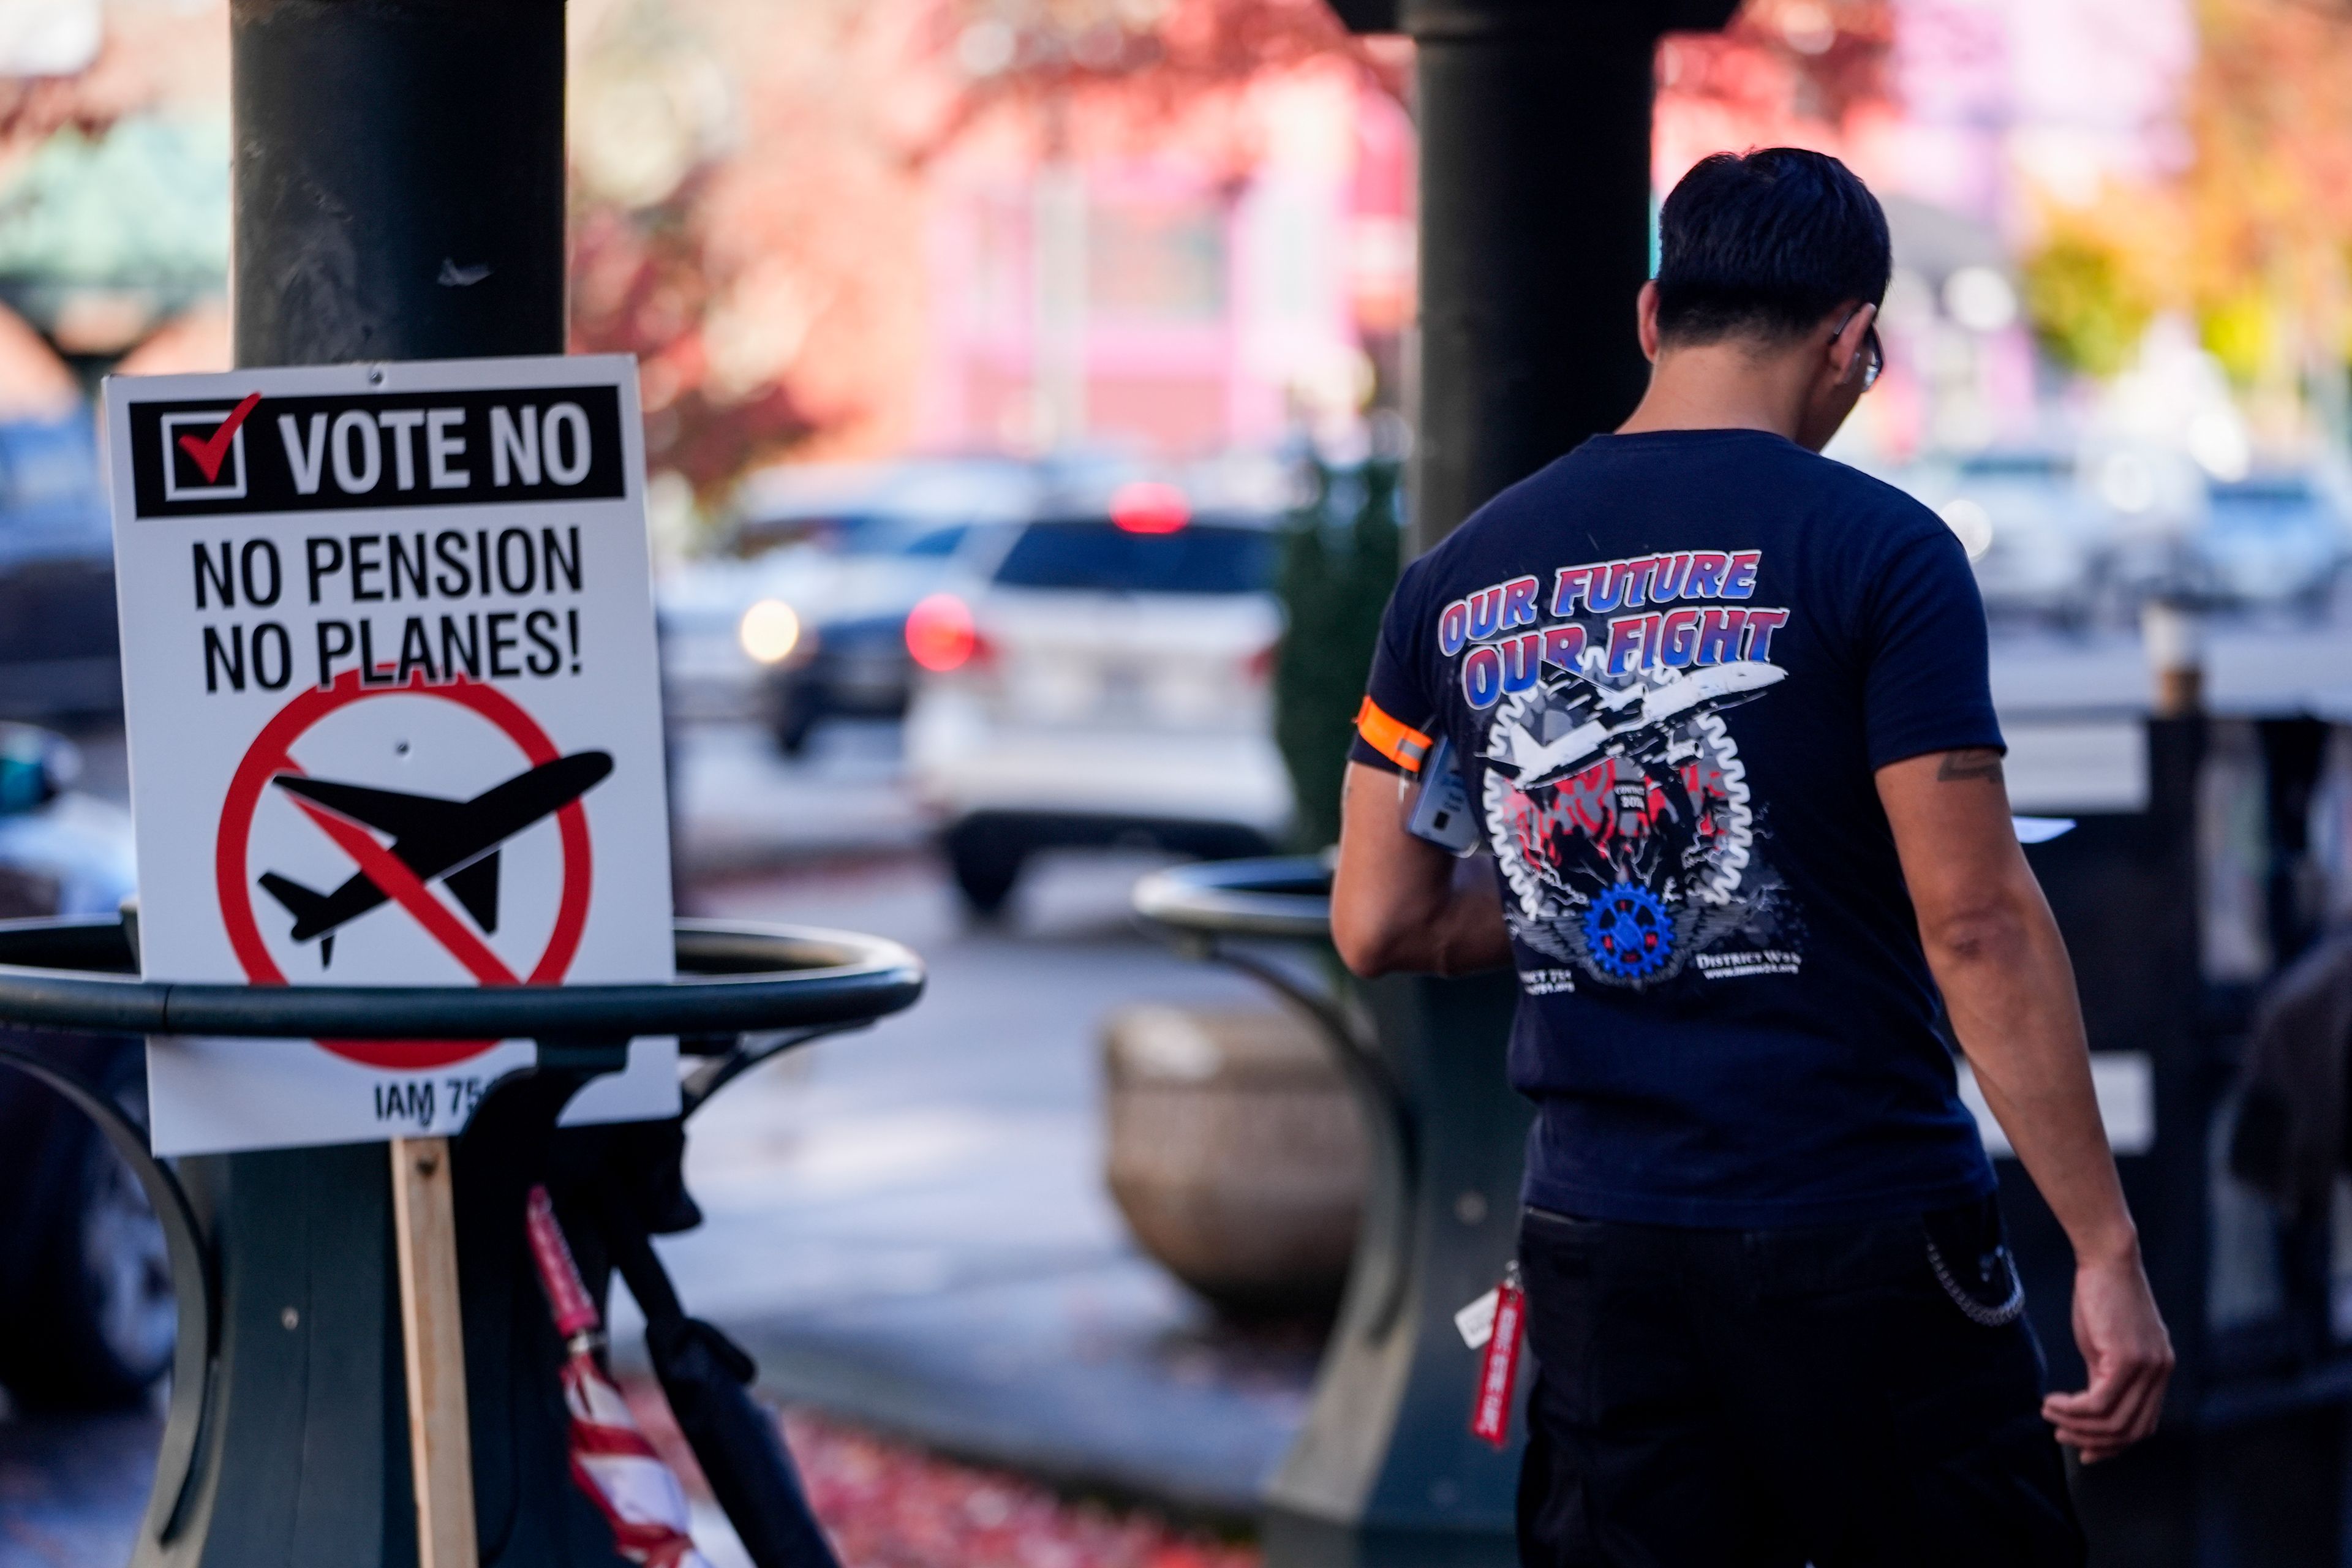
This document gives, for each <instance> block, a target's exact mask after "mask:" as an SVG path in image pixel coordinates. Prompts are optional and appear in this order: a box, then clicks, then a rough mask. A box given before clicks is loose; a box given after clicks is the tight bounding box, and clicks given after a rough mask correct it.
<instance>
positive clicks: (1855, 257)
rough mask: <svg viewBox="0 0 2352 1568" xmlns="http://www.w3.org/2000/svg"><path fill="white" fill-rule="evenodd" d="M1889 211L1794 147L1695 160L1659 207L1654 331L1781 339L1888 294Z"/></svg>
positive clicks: (1680, 339) (1837, 167)
mask: <svg viewBox="0 0 2352 1568" xmlns="http://www.w3.org/2000/svg"><path fill="white" fill-rule="evenodd" d="M1893 265H1894V260H1893V253H1892V251H1891V249H1890V247H1888V245H1887V240H1886V214H1885V212H1883V211H1882V210H1880V208H1879V205H1878V198H1877V197H1876V196H1874V195H1871V194H1870V188H1869V187H1868V186H1866V185H1864V184H1863V183H1862V182H1861V181H1860V180H1859V179H1857V178H1855V177H1854V173H1853V170H1851V169H1849V168H1847V167H1846V166H1845V165H1844V164H1843V163H1839V162H1838V161H1837V160H1836V159H1835V158H1832V157H1830V156H1829V155H1828V154H1826V153H1808V152H1806V151H1804V150H1803V149H1801V148H1797V147H1766V148H1763V149H1762V150H1760V151H1758V152H1752V153H1715V154H1714V155H1712V156H1711V157H1706V158H1702V159H1700V160H1699V162H1698V163H1697V164H1696V165H1695V166H1694V167H1693V168H1692V170H1691V172H1690V173H1689V174H1685V175H1684V176H1683V177H1682V182H1681V184H1677V185H1675V188H1674V190H1673V191H1672V192H1671V193H1669V194H1668V195H1667V197H1666V201H1665V205H1664V206H1663V207H1662V208H1660V209H1659V212H1658V335H1659V337H1661V338H1662V339H1664V340H1666V341H1668V342H1675V343H1684V344H1695V343H1708V342H1717V341H1718V340H1719V339H1722V338H1726V337H1729V336H1731V335H1733V334H1735V333H1743V334H1753V335H1755V336H1758V337H1762V338H1772V339H1785V338H1790V337H1793V336H1795V335H1797V334H1798V333H1801V332H1804V331H1811V329H1812V328H1813V327H1815V326H1817V325H1818V324H1819V323H1820V321H1821V320H1822V317H1823V316H1826V315H1828V314H1829V313H1830V312H1831V311H1832V310H1835V309H1837V307H1838V305H1839V304H1840V303H1841V302H1843V301H1844V300H1861V301H1863V302H1864V304H1871V305H1875V304H1879V303H1881V302H1882V301H1884V300H1885V298H1886V279H1887V274H1888V273H1889V272H1890V271H1891V270H1892V268H1893Z"/></svg>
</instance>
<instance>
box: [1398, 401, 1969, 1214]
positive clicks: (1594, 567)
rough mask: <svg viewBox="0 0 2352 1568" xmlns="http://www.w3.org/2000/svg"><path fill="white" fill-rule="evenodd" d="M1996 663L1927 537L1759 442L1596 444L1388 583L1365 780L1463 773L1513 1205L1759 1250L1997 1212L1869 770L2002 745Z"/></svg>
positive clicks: (1825, 469) (1894, 512)
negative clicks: (1521, 1132) (1493, 881)
mask: <svg viewBox="0 0 2352 1568" xmlns="http://www.w3.org/2000/svg"><path fill="white" fill-rule="evenodd" d="M1985 642H1986V638H1985V622H1984V611H1983V606H1982V605H1981V603H1980V602H1979V598H1978V595H1977V588H1976V582H1975V579H1974V577H1973V576H1972V575H1971V574H1970V573H1969V563H1968V558H1967V556H1966V554H1965V553H1964V552H1962V550H1961V548H1960V545H1959V543H1958V541H1957V540H1956V539H1955V538H1954V537H1953V535H1952V532H1951V531H1950V530H1949V529H1948V528H1947V527H1945V525H1944V524H1943V522H1942V521H1940V520H1938V519H1937V516H1936V514H1935V513H1933V512H1931V511H1929V510H1927V508H1925V507H1923V506H1921V505H1920V504H1919V503H1918V502H1916V501H1915V500H1911V499H1910V498H1909V497H1907V496H1906V495H1904V494H1903V493H1902V492H1900V491H1899V490H1896V489H1892V488H1891V487H1889V486H1886V485H1884V484H1881V483H1880V482H1879V481H1877V480H1875V479H1870V478H1868V477H1867V476H1865V475H1864V474H1861V473H1858V472H1856V471H1855V470H1854V469H1852V468H1846V467H1845V466H1843V464H1840V463H1835V462H1832V461H1831V460H1829V459H1827V458H1821V457H1817V456H1815V455H1813V454H1812V453H1810V452H1807V451H1805V450H1804V449H1803V448H1801V447H1798V446H1796V445H1795V444H1793V443H1791V442H1789V441H1786V440H1783V439H1782V438H1780V437H1778V436H1774V435H1770V434H1769V433H1766V432H1762V431H1753V430H1682V431H1659V432H1651V433H1646V434H1642V435H1635V436H1601V437H1594V438H1593V439H1591V440H1590V441H1587V442H1586V443H1585V444H1584V445H1582V446H1581V447H1578V448H1577V449H1576V450H1575V451H1573V452H1571V453H1570V454H1569V455H1568V456H1567V457H1565V458H1560V459H1559V461H1557V462H1554V463H1553V464H1551V465H1550V466H1549V468H1545V469H1544V470H1543V471H1542V472H1540V473H1538V474H1537V475H1535V476H1534V477H1532V478H1530V479H1526V480H1524V481H1522V482H1521V483H1519V484H1517V485H1514V486H1513V487H1512V488H1511V489H1507V490H1506V491H1504V492H1503V493H1502V494H1501V495H1499V496H1497V497H1496V498H1495V499H1494V500H1492V501H1490V502H1488V503H1487V504H1486V506H1484V507H1482V508H1480V509H1479V510H1478V511H1477V513H1476V514H1475V516H1473V517H1472V518H1471V519H1470V520H1469V521H1467V522H1465V523H1464V524H1463V525H1462V527H1461V528H1459V529H1457V530H1456V531H1454V533H1453V534H1452V535H1451V536H1450V537H1448V538H1447V539H1446V540H1445V541H1444V542H1443V543H1442V544H1440V545H1438V546H1437V548H1436V549H1434V550H1433V551H1431V552H1429V553H1428V554H1426V555H1424V556H1423V557H1422V558H1421V559H1420V560H1418V561H1415V562H1414V563H1412V565H1411V566H1409V567H1407V568H1406V569H1405V572H1404V574H1403V577H1402V579H1401V580H1400V581H1399V583H1398V584H1397V589H1396V595H1395V597H1394V598H1393V599H1392V600H1391V603H1390V605H1389V609H1388V616H1387V619H1386V622H1385V624H1384V625H1383V626H1382V628H1381V642H1380V647H1379V650H1378V652H1377V654H1376V655H1375V657H1374V660H1373V665H1372V674H1371V680H1370V691H1369V693H1368V697H1367V700H1366V703H1365V708H1364V711H1363V714H1362V716H1361V718H1360V721H1359V737H1358V739H1357V742H1356V743H1355V746H1354V749H1353V752H1352V754H1353V756H1354V758H1355V760H1356V761H1358V762H1362V763H1370V764H1371V765H1373V766H1375V767H1382V768H1387V769H1390V770H1391V771H1403V772H1413V771H1417V769H1418V767H1419V765H1420V763H1421V761H1422V759H1423V754H1424V752H1425V750H1426V749H1427V747H1428V746H1429V745H1430V744H1431V743H1432V742H1433V741H1434V740H1435V739H1436V738H1438V737H1440V736H1442V737H1444V739H1446V740H1448V741H1450V742H1452V745H1453V749H1454V755H1455V757H1456V758H1458V759H1459V760H1460V764H1461V768H1462V773H1463V781H1464V783H1465V785H1466V786H1467V788H1468V790H1469V795H1470V800H1471V804H1472V806H1473V809H1474V810H1475V812H1476V813H1477V814H1478V816H1479V817H1480V819H1481V821H1482V823H1483V824H1484V827H1485V833H1486V843H1487V846H1488V847H1489V848H1491V849H1492V851H1493V853H1494V855H1495V858H1496V863H1497V867H1498V869H1499V872H1500V876H1499V878H1498V882H1499V890H1500V892H1501V894H1502V899H1503V907H1504V911H1505V916H1506V919H1507V922H1508V924H1509V926H1510V931H1511V937H1512V946H1513V949H1514V952H1515V953H1516V956H1517V965H1518V973H1519V990H1520V999H1519V1006H1518V1017H1517V1024H1516V1026H1514V1029H1513V1033H1512V1038H1511V1051H1510V1071H1511V1081H1512V1083H1513V1084H1514V1086H1515V1087H1517V1089H1519V1090H1520V1091H1521V1092H1523V1093H1525V1094H1527V1095H1528V1096H1530V1097H1531V1098H1533V1099H1534V1100H1535V1101H1536V1103H1537V1106H1538V1117H1537V1121H1536V1126H1535V1129H1534V1131H1533V1133H1532V1134H1531V1135H1530V1141H1529V1146H1528V1175H1527V1186H1526V1197H1527V1200H1528V1202H1529V1203H1532V1204H1536V1205H1540V1206H1543V1207H1546V1208H1553V1209H1559V1210H1562V1211H1564V1212H1567V1213H1570V1214H1575V1215H1586V1216H1589V1217H1591V1218H1596V1219H1614V1220H1627V1221H1634V1222H1642V1223H1650V1224H1663V1225H1677V1226H1736V1227H1741V1228H1757V1227H1764V1226H1786V1225H1813V1224H1829V1223H1835V1222H1840V1221H1846V1220H1859V1219H1866V1218H1874V1217H1879V1216H1884V1215H1895V1214H1900V1213H1905V1212H1908V1211H1917V1210H1922V1209H1927V1208H1932V1207H1936V1206H1939V1205H1951V1204H1958V1203H1961V1202H1965V1201H1967V1200H1969V1199H1970V1198H1975V1197H1980V1196H1982V1195H1983V1194H1987V1193H1989V1192H1990V1191H1991V1190H1992V1185H1993V1177H1992V1170H1991V1167H1990V1164H1989V1163H1988V1162H1987V1161H1986V1158H1985V1154H1984V1150H1983V1146H1982V1144H1981V1143H1980V1142H1979V1139H1978V1136H1977V1131H1976V1126H1975V1123H1974V1121H1972V1120H1971V1119H1970V1117H1969V1113H1968V1110H1966V1108H1965V1107H1963V1106H1962V1105H1961V1103H1960V1100H1959V1096H1958V1090H1957V1087H1956V1084H1955V1079H1954V1068H1953V1062H1952V1058H1951V1053H1950V1052H1949V1051H1948V1049H1947V1048H1946V1047H1945V1046H1944V1044H1943V1042H1942V1039H1941V1038H1940V1037H1939V1036H1938V1035H1937V1028H1936V1018H1937V996H1936V991H1935V987H1934V981H1933V979H1932V977H1931V976H1930V975H1929V973H1928V970H1927V960H1926V957H1925V955H1924V953H1923V952H1921V949H1920V945H1919V936H1918V927H1917V923H1916V917H1915V915H1914V913H1913V910H1912V908H1911V900H1910V897H1909V895H1908V894H1907V893H1906V890H1905V889H1904V884H1903V876H1902V869H1901V867H1900V865H1899V864H1898V862H1897V860H1896V857H1895V839H1894V835H1893V833H1892V831H1891V830H1890V829H1889V827H1888V826H1887V821H1886V815H1885V811H1884V810H1883V809H1882V808H1881V806H1880V805H1879V800H1878V793H1877V788H1876V784H1875V782H1874V777H1873V774H1874V770H1876V769H1877V768H1879V767H1882V766H1884V765H1885V764H1886V763H1893V762H1897V761H1900V760H1901V759H1903V758H1906V757H1912V756H1917V755H1920V754H1921V753H1923V752H1939V751H1947V750H1956V749H1958V748H1961V747H1977V746H1994V747H1997V746H2000V744H2001V738H2000V727H1999V725H1998V724H1997V722H1996V721H1995V720H1994V717H1993V710H1992V699H1991V695H1990V691H1989V689H1988V687H1987V681H1986V672H1985V655H1986V648H1985Z"/></svg>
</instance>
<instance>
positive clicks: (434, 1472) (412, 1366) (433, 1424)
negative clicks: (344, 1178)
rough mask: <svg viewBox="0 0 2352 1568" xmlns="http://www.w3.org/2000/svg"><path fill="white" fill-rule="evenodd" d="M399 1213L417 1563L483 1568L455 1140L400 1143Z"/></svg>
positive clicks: (395, 1180)
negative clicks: (462, 1312)
mask: <svg viewBox="0 0 2352 1568" xmlns="http://www.w3.org/2000/svg"><path fill="white" fill-rule="evenodd" d="M392 1216H393V1234H394V1237H396V1238H397V1239H398V1241H399V1247H400V1340H401V1348H402V1349H403V1351H404V1352H405V1356H406V1360H407V1363H408V1468H409V1473H410V1474H411V1475H412V1476H413V1477H414V1478H415V1483H416V1563H417V1568H477V1556H476V1548H475V1543H474V1454H473V1439H472V1436H471V1435H470V1433H469V1432H468V1430H467V1425H466V1335H465V1329H464V1325H463V1321H462V1320H461V1318H460V1316H459V1307H458V1303H457V1205H456V1204H455V1202H454V1201H453V1199H452V1195H451V1187H450V1184H449V1140H447V1139H446V1138H395V1139H394V1140H393V1141H392Z"/></svg>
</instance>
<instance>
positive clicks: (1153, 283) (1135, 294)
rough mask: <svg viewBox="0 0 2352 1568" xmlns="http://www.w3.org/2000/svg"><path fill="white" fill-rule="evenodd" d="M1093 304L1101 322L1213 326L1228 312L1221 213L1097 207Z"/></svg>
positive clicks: (1165, 206) (1090, 215) (1092, 231)
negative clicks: (1211, 322)
mask: <svg viewBox="0 0 2352 1568" xmlns="http://www.w3.org/2000/svg"><path fill="white" fill-rule="evenodd" d="M1087 304H1088V306H1089V308H1090V310H1092V312H1093V313H1094V314H1095V315H1097V316H1102V317H1108V318H1113V319H1118V320H1123V321H1147V322H1183V321H1217V320H1219V319H1221V318H1222V317H1223V315H1224V310H1225V234H1224V224H1223V215H1222V214H1221V213H1220V212H1219V211H1218V209H1216V208H1215V207H1210V206H1195V205H1176V204H1172V203H1141V202H1122V201H1118V200H1110V201H1099V202H1097V203H1096V204H1095V205H1092V206H1091V207H1089V208H1088V209H1087Z"/></svg>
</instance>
